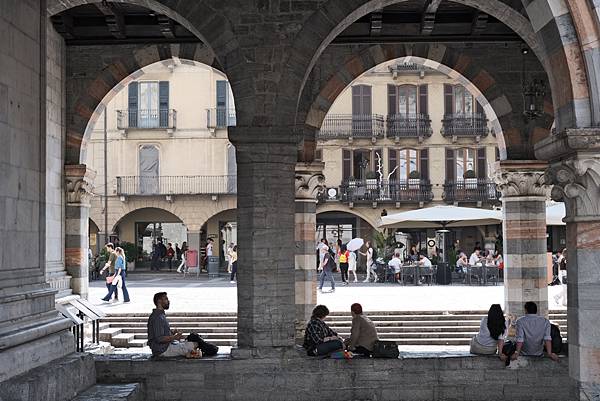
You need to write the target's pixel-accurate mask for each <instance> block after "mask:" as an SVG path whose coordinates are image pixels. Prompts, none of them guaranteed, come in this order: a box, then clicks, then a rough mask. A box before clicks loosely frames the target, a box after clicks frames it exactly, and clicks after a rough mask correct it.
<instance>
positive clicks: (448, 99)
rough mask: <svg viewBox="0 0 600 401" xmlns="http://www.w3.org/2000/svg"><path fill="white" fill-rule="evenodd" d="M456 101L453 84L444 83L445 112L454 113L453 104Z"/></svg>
mask: <svg viewBox="0 0 600 401" xmlns="http://www.w3.org/2000/svg"><path fill="white" fill-rule="evenodd" d="M453 103H454V96H453V92H452V85H450V84H444V114H445V115H446V114H452V112H453V110H452V104H453Z"/></svg>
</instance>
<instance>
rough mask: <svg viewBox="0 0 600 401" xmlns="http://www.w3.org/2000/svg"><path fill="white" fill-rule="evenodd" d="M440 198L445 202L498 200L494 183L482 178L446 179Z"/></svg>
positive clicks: (497, 192) (498, 193)
mask: <svg viewBox="0 0 600 401" xmlns="http://www.w3.org/2000/svg"><path fill="white" fill-rule="evenodd" d="M442 198H443V199H444V200H445V201H446V202H449V203H451V202H494V203H495V202H499V201H500V192H499V191H498V190H497V188H496V183H494V182H493V181H490V180H487V179H483V178H465V179H464V180H462V181H446V183H445V184H444V193H443V195H442Z"/></svg>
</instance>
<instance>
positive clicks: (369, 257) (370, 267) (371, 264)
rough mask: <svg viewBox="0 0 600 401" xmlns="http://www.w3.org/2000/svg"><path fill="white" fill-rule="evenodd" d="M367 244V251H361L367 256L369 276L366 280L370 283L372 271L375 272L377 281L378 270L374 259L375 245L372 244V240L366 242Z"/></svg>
mask: <svg viewBox="0 0 600 401" xmlns="http://www.w3.org/2000/svg"><path fill="white" fill-rule="evenodd" d="M365 246H366V248H367V251H366V252H365V253H362V252H361V255H363V256H366V257H367V278H365V281H364V282H365V283H368V282H370V281H371V273H373V276H374V277H375V281H377V272H376V271H375V263H374V260H373V247H372V246H371V241H367V242H366V243H365Z"/></svg>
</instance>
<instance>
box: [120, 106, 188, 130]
mask: <svg viewBox="0 0 600 401" xmlns="http://www.w3.org/2000/svg"><path fill="white" fill-rule="evenodd" d="M129 128H140V129H167V128H168V129H175V128H177V110H174V109H127V110H117V129H129Z"/></svg>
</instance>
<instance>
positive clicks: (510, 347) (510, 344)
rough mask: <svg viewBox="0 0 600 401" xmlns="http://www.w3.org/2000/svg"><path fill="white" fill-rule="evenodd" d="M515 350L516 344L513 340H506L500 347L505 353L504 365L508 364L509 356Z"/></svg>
mask: <svg viewBox="0 0 600 401" xmlns="http://www.w3.org/2000/svg"><path fill="white" fill-rule="evenodd" d="M516 351H517V344H515V343H514V341H511V340H506V341H505V342H504V346H503V347H502V353H503V354H504V355H506V362H505V364H506V366H508V365H510V357H511V356H512V355H513V354H514V353H515V352H516Z"/></svg>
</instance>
